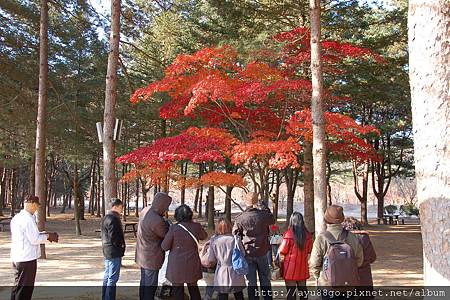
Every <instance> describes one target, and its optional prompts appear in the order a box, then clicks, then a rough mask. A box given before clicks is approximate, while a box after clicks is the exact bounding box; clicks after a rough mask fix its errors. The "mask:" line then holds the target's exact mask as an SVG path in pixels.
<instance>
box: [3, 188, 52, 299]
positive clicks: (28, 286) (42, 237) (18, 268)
mask: <svg viewBox="0 0 450 300" xmlns="http://www.w3.org/2000/svg"><path fill="white" fill-rule="evenodd" d="M39 206H40V204H39V198H38V197H36V196H29V197H28V198H27V199H26V201H25V204H24V209H22V210H21V211H20V213H18V214H17V215H15V216H14V218H12V220H11V260H12V264H13V268H14V272H15V274H14V276H15V281H14V286H13V288H12V291H11V300H19V299H20V300H28V299H31V297H32V296H33V289H34V280H35V278H36V269H37V259H38V258H39V257H40V256H41V249H40V244H44V243H45V242H46V241H50V242H58V234H57V233H56V232H53V233H44V232H39V230H38V227H37V223H36V217H35V215H34V214H35V212H36V211H37V210H38V208H39Z"/></svg>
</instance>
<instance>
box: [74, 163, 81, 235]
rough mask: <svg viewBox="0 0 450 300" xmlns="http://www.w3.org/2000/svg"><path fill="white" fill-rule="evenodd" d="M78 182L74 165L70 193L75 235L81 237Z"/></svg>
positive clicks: (76, 166)
mask: <svg viewBox="0 0 450 300" xmlns="http://www.w3.org/2000/svg"><path fill="white" fill-rule="evenodd" d="M79 188H80V182H79V178H78V165H77V164H75V167H74V171H73V181H72V193H73V201H74V203H73V207H74V210H73V211H74V218H75V234H76V235H81V226H80V200H81V199H80V190H79Z"/></svg>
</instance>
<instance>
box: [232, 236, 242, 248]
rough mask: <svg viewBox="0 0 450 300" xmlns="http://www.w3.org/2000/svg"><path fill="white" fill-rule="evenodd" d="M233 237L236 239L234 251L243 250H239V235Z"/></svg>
mask: <svg viewBox="0 0 450 300" xmlns="http://www.w3.org/2000/svg"><path fill="white" fill-rule="evenodd" d="M233 237H234V249H238V250H241V249H239V241H240V240H239V238H238V236H237V235H233Z"/></svg>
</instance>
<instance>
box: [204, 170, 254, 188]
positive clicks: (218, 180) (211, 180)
mask: <svg viewBox="0 0 450 300" xmlns="http://www.w3.org/2000/svg"><path fill="white" fill-rule="evenodd" d="M200 182H201V184H202V185H206V186H234V187H244V186H246V185H247V183H246V182H245V180H244V178H243V177H242V176H241V175H239V174H231V173H224V172H215V171H214V172H209V173H206V174H204V175H203V176H202V177H201V179H200Z"/></svg>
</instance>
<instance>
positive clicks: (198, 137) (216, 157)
mask: <svg viewBox="0 0 450 300" xmlns="http://www.w3.org/2000/svg"><path fill="white" fill-rule="evenodd" d="M234 142H235V141H234V139H233V137H232V136H231V135H230V134H229V133H227V132H226V131H224V130H221V129H216V128H202V129H198V128H190V129H188V130H187V131H185V132H183V133H181V134H179V135H177V136H173V137H167V138H162V139H159V140H156V141H155V142H154V143H153V144H151V145H148V146H144V147H140V148H138V149H136V150H134V151H132V152H130V153H128V154H125V155H123V156H121V157H119V158H118V159H117V161H118V162H120V163H133V164H139V163H146V164H148V163H154V162H176V161H183V160H189V161H192V162H194V163H198V162H208V161H213V162H223V161H224V159H225V158H224V153H225V152H226V151H227V150H228V149H229V147H231V146H232V145H233V143H234Z"/></svg>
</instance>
